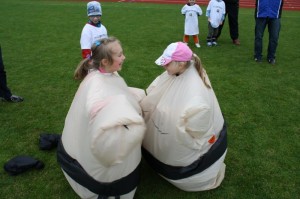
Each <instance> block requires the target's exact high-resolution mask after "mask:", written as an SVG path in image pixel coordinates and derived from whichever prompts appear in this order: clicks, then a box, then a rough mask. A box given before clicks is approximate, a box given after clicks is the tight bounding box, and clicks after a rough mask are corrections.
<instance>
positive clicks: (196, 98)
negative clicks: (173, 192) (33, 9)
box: [140, 42, 227, 191]
mask: <svg viewBox="0 0 300 199" xmlns="http://www.w3.org/2000/svg"><path fill="white" fill-rule="evenodd" d="M155 63H156V64H157V65H160V66H163V67H164V68H165V69H166V71H165V72H163V73H162V74H161V75H159V76H158V77H157V78H156V79H155V80H154V81H153V82H152V83H151V84H150V86H149V87H148V88H147V89H146V91H147V95H146V97H144V98H143V99H142V101H141V102H140V104H141V106H142V109H143V114H144V119H145V122H146V127H147V130H146V134H145V137H144V140H143V149H142V154H143V157H144V159H145V160H146V161H147V162H148V163H149V165H150V166H151V167H152V168H153V169H154V170H155V171H156V172H157V173H158V174H159V175H161V176H162V177H163V178H164V179H166V180H167V181H168V182H170V183H172V184H173V185H175V186H176V187H178V188H179V189H182V190H184V191H203V190H209V189H214V188H216V187H218V186H219V185H220V184H221V182H222V181H223V179H224V175H225V164H224V159H225V156H226V153H227V128H226V125H225V121H224V118H223V115H222V112H221V109H220V107H219V103H218V101H217V98H216V96H215V93H214V91H213V88H212V86H211V83H210V81H209V78H208V75H207V74H206V72H205V70H204V68H203V66H202V64H201V60H200V58H199V57H198V56H197V55H196V54H194V53H193V52H192V51H191V49H190V48H189V47H188V46H187V45H186V44H184V43H183V42H176V43H172V44H170V45H169V46H168V47H167V48H166V49H165V51H164V52H163V54H162V55H161V56H160V57H159V58H158V59H157V60H156V62H155Z"/></svg>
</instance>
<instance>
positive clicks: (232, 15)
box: [217, 0, 240, 45]
mask: <svg viewBox="0 0 300 199" xmlns="http://www.w3.org/2000/svg"><path fill="white" fill-rule="evenodd" d="M223 1H224V2H225V7H226V13H225V20H226V16H228V23H229V32H230V37H231V39H232V43H233V44H234V45H240V40H239V23H238V19H239V0H223ZM225 20H224V23H225ZM224 23H223V24H221V25H220V26H219V33H218V35H217V38H219V37H220V35H221V32H222V29H223V26H224Z"/></svg>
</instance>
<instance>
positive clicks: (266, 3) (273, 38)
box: [254, 0, 283, 65]
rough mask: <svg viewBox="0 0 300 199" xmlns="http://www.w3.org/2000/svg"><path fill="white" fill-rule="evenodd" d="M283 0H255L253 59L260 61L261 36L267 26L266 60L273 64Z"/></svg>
mask: <svg viewBox="0 0 300 199" xmlns="http://www.w3.org/2000/svg"><path fill="white" fill-rule="evenodd" d="M282 7H283V0H256V4H255V41H254V60H255V61H256V62H261V61H262V49H263V36H264V32H265V29H266V27H267V26H268V32H269V44H268V54H267V61H268V62H269V63H270V64H272V65H274V64H275V54H276V49H277V46H278V39H279V32H280V27H281V21H280V19H281V12H282Z"/></svg>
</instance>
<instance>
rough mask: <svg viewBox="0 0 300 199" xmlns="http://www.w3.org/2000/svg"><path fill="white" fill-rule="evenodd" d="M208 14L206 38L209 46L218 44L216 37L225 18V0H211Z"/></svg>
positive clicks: (207, 10)
mask: <svg viewBox="0 0 300 199" xmlns="http://www.w3.org/2000/svg"><path fill="white" fill-rule="evenodd" d="M206 16H207V18H208V35H207V38H206V41H207V46H209V47H210V46H216V45H217V42H216V37H217V35H218V31H219V28H218V27H219V26H220V25H221V24H222V23H223V21H224V19H225V3H224V1H223V0H210V2H209V4H208V6H207V9H206Z"/></svg>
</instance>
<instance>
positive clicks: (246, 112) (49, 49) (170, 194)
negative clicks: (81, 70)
mask: <svg viewBox="0 0 300 199" xmlns="http://www.w3.org/2000/svg"><path fill="white" fill-rule="evenodd" d="M181 7H182V5H173V4H172V5H156V4H137V3H102V9H103V18H102V20H103V24H104V25H105V26H106V27H107V29H108V32H109V35H111V36H116V37H117V38H119V39H120V40H121V42H122V44H123V49H124V53H125V56H126V61H125V63H124V65H123V70H122V71H121V75H122V76H123V77H124V79H125V80H126V82H127V83H128V85H129V86H134V87H139V88H144V89H145V88H147V86H148V85H149V84H150V83H151V81H152V80H153V79H154V78H155V77H156V76H157V75H158V74H160V73H161V72H162V71H163V69H162V68H160V67H157V66H156V65H155V64H154V61H155V59H156V58H157V57H158V56H160V54H161V53H162V51H163V50H164V49H165V47H166V46H167V45H168V44H169V43H171V42H174V41H180V40H181V39H182V36H183V35H182V34H183V20H184V19H183V16H182V15H181V14H180V9H181ZM85 9H86V2H70V1H68V2H65V1H38V0H15V1H11V0H1V6H0V24H1V25H0V42H1V46H2V53H3V58H4V64H5V67H6V72H7V78H8V85H9V87H10V88H11V90H12V91H13V93H14V94H19V95H21V96H23V97H24V98H25V101H24V102H23V103H18V104H12V103H5V102H0V121H1V123H0V148H1V149H0V164H1V165H4V163H5V162H6V161H8V160H9V159H11V158H12V157H14V156H17V155H22V154H24V155H30V156H33V157H36V158H38V159H40V160H42V161H43V162H44V163H45V165H46V166H45V168H44V169H43V170H41V171H30V172H26V173H24V174H22V175H19V176H13V177H12V176H9V175H8V174H7V173H5V172H4V170H3V169H2V170H0V198H7V199H10V198H53V199H54V198H55V199H57V198H63V199H69V198H78V196H77V195H76V194H75V193H74V192H73V190H72V189H71V187H70V186H69V184H68V183H67V181H66V179H65V178H64V176H63V174H62V172H61V170H60V168H59V166H58V164H57V163H56V153H55V150H54V151H47V152H45V151H40V150H39V148H38V139H39V135H40V133H41V132H43V131H46V132H50V133H61V132H62V129H63V126H64V119H65V116H66V114H67V111H68V109H69V106H70V104H71V101H72V99H73V96H74V94H75V92H76V89H77V87H78V84H79V82H76V81H75V80H73V77H72V75H73V72H74V69H75V67H76V66H77V64H78V62H79V61H80V58H81V55H80V46H79V39H80V33H81V30H82V27H83V25H84V23H85V22H86V20H87V18H86V10H85ZM202 10H203V11H205V7H204V6H202ZM253 12H254V10H253V9H240V15H239V17H240V19H239V23H240V40H241V43H242V44H241V46H233V45H232V43H231V40H230V37H229V33H228V24H227V22H226V24H225V26H224V30H223V33H222V37H221V38H220V39H219V44H220V46H218V47H215V48H208V47H206V46H205V43H206V42H205V38H206V34H207V19H206V17H205V16H201V17H200V18H199V20H200V21H199V23H200V43H201V45H202V47H201V48H200V49H197V48H195V47H194V46H193V45H190V46H191V47H192V49H193V51H194V52H195V53H197V54H198V55H199V56H200V57H201V59H202V62H203V64H204V65H205V68H206V70H207V72H208V74H209V77H210V80H211V82H212V84H213V87H214V90H215V92H216V95H217V97H218V100H219V103H220V106H221V109H222V111H223V114H224V116H225V118H226V120H227V123H228V153H227V156H226V159H225V163H226V165H227V169H226V176H225V179H224V181H223V183H222V184H221V186H220V187H219V188H217V189H215V190H211V191H205V192H196V193H187V192H183V191H180V190H178V189H177V188H175V187H174V186H172V185H171V184H169V183H167V182H166V181H164V180H163V179H162V178H160V177H159V176H157V175H156V174H155V173H154V172H153V171H152V170H151V169H150V168H149V166H148V165H147V164H145V163H144V162H143V167H142V176H141V177H142V178H141V182H140V185H139V187H138V190H137V192H136V195H135V198H136V199H153V198H155V199H160V198H166V199H180V198H184V199H197V198H199V199H200V198H201V199H205V198H208V199H215V198H229V199H231V198H234V199H235V198H236V199H248V198H249V199H253V198H255V199H256V198H257V199H279V198H280V199H281V198H287V199H294V198H299V196H300V193H299V183H300V173H299V170H300V168H299V162H300V161H299V148H300V147H299V146H300V145H299V132H300V131H299V111H300V109H299V99H300V91H299V89H300V82H299V75H300V74H299V71H300V70H299V63H300V59H299V53H300V50H299V46H300V42H299V30H300V25H299V20H300V12H295V11H284V12H283V15H282V29H281V32H280V40H279V46H278V50H277V59H276V61H277V63H276V65H275V66H271V65H269V64H268V63H267V62H266V60H264V62H263V63H262V64H257V63H255V62H254V61H253V42H254V16H253ZM267 37H268V35H267V30H266V32H265V38H264V39H265V41H264V55H266V48H267ZM297 187H298V188H297Z"/></svg>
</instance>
